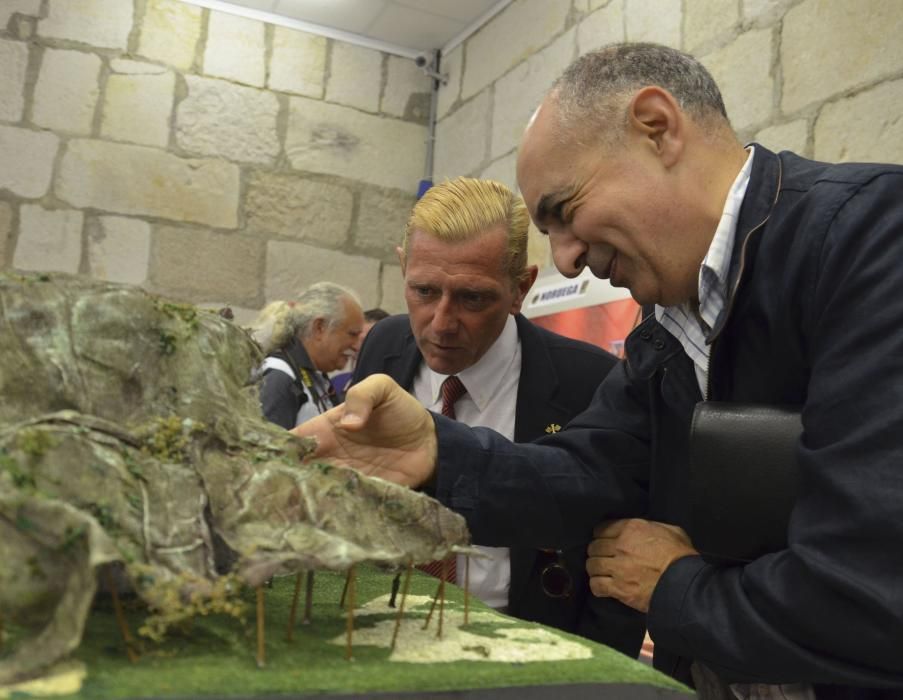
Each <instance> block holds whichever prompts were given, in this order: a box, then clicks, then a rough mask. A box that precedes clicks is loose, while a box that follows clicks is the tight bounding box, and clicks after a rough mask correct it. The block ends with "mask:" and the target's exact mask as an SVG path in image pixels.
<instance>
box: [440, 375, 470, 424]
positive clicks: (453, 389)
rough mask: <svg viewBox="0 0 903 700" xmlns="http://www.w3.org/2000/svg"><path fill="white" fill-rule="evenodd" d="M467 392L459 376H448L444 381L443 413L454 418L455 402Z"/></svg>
mask: <svg viewBox="0 0 903 700" xmlns="http://www.w3.org/2000/svg"><path fill="white" fill-rule="evenodd" d="M466 393H467V388H466V387H465V386H464V384H463V383H462V382H461V380H460V379H458V377H457V376H455V375H454V374H453V375H451V376H450V377H446V379H445V381H444V382H442V415H443V416H447V417H449V418H454V417H455V403H456V402H457V401H458V399H460V398H461V397H462V396H464V394H466Z"/></svg>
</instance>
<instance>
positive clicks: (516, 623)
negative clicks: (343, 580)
mask: <svg viewBox="0 0 903 700" xmlns="http://www.w3.org/2000/svg"><path fill="white" fill-rule="evenodd" d="M388 598H389V597H388V596H381V597H379V598H375V599H373V600H371V601H370V602H369V603H367V604H366V605H364V606H362V607H360V608H358V609H356V610H355V611H354V616H355V617H356V618H359V617H366V616H368V615H386V614H387V611H392V608H389V607H388V605H387V603H388ZM431 604H432V598H431V597H429V596H413V595H409V596H408V597H407V600H406V601H405V611H404V617H403V619H402V621H401V627H400V629H399V631H398V640H397V641H396V643H395V650H394V651H393V652H392V654H391V655H390V657H389V661H399V662H406V663H424V664H426V663H429V664H434V663H444V662H453V661H492V662H496V663H499V662H505V663H513V662H516V663H528V662H531V661H560V660H564V659H589V658H591V657H592V655H593V653H592V650H591V649H590V648H589V647H588V646H586V645H584V644H581V643H580V642H578V641H576V640H571V639H565V638H564V637H561V636H559V635H558V634H556V633H555V632H553V631H551V630H548V629H541V628H538V627H528V626H527V624H528V623H524V622H522V621H521V620H518V619H516V618H512V617H505V616H503V615H500V614H498V613H491V612H482V611H473V610H471V612H470V615H469V618H468V619H469V623H470V625H483V624H490V625H492V626H493V629H492V632H491V635H492V636H487V635H486V634H475V633H473V632H469V631H467V630H464V629H461V627H462V626H463V625H464V608H463V607H462V606H461V605H460V604H455V603H449V601H446V603H445V613H444V615H443V622H442V638H441V639H440V638H437V636H436V631H437V629H438V627H437V625H438V615H439V609H438V605H437V606H436V610H434V611H433V616H432V619H431V620H430V624H429V627H427V628H426V629H423V623H424V620H425V619H426V615H427V613H428V612H429V608H430V605H431ZM394 629H395V620H394V619H389V620H380V621H379V622H378V623H377V624H375V625H373V626H372V627H367V628H366V629H355V631H354V637H353V641H354V645H355V646H357V645H370V646H375V647H383V648H388V647H389V646H390V645H391V643H392V634H393V631H394ZM330 642H331V643H332V644H340V645H344V644H345V642H346V638H345V635H340V636H338V637H335V638H334V639H332V640H330Z"/></svg>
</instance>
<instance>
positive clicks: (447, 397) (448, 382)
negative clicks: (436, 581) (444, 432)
mask: <svg viewBox="0 0 903 700" xmlns="http://www.w3.org/2000/svg"><path fill="white" fill-rule="evenodd" d="M466 393H467V388H466V387H465V386H464V384H463V382H461V380H460V379H458V378H457V377H456V376H455V375H451V376H450V377H447V378H446V379H445V381H444V382H442V415H443V416H447V417H448V418H454V417H455V402H457V400H458V399H460V398H461V397H462V396H464V394H466ZM443 564H444V565H445V580H446V581H448V582H449V583H454V582H455V579H456V577H457V557H456V556H455V555H454V554H452V555H451V556H450V557H448V558H446V559H445V560H442V559H436V560H435V561H430V562H427V563H426V564H420V565H418V566H417V568H418V569H420V570H421V571H422V572H424V573H426V574H429V575H430V576H434V577H435V578H442V566H443Z"/></svg>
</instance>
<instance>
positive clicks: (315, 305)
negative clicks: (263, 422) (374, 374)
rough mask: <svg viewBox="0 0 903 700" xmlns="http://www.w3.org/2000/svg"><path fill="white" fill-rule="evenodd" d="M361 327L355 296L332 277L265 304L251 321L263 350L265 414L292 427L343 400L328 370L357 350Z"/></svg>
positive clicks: (277, 422)
mask: <svg viewBox="0 0 903 700" xmlns="http://www.w3.org/2000/svg"><path fill="white" fill-rule="evenodd" d="M363 327H364V315H363V311H362V310H361V305H360V302H359V301H358V300H357V296H356V295H355V294H354V292H352V291H351V290H350V289H347V288H345V287H342V286H340V285H338V284H333V283H331V282H318V283H317V284H314V285H311V286H310V287H308V288H307V289H306V290H305V291H304V292H302V293H301V295H300V296H299V297H298V300H297V301H293V302H287V301H274V302H271V303H270V304H268V305H267V306H265V307H264V308H263V310H262V311H261V312H260V315H259V316H258V317H257V319H256V320H255V321H254V323H253V324H252V326H251V334H252V336H253V337H254V339H255V340H256V341H257V343H258V344H259V345H260V347H261V349H262V350H263V352H264V354H265V355H266V359H265V360H264V362H263V365H262V366H261V373H262V380H261V384H260V403H261V408H262V409H263V415H264V417H265V418H266V419H267V420H269V421H271V422H273V423H276V424H277V425H281V426H282V427H283V428H286V429H290V428H294V427H295V426H296V425H298V424H300V423H303V422H304V421H306V420H308V419H309V418H313V417H314V416H316V415H319V414H320V413H323V412H324V411H326V410H328V409H330V408H332V407H333V406H335V405H337V404H339V403H341V401H342V397H341V396H339V395H338V394H337V393H336V392H335V390H334V389H333V387H332V384H331V383H330V381H329V378H328V377H327V376H326V373H327V372H332V371H334V370H337V369H341V368H342V367H344V366H345V364H346V362H347V361H348V358H349V357H353V356H354V355H355V353H356V352H357V350H358V348H359V345H360V337H361V331H362V330H363Z"/></svg>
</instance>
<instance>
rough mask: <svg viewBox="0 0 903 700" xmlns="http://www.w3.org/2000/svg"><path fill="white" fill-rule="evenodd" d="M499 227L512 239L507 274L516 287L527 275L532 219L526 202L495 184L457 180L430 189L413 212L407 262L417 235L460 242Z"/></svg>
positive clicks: (406, 236) (407, 235) (406, 243)
mask: <svg viewBox="0 0 903 700" xmlns="http://www.w3.org/2000/svg"><path fill="white" fill-rule="evenodd" d="M499 225H503V226H504V227H505V232H506V233H507V236H508V249H507V255H506V256H505V260H504V262H503V266H504V271H505V272H507V274H508V277H509V278H510V279H511V283H512V285H516V284H517V283H518V282H520V281H521V280H522V279H523V278H524V276H525V275H526V274H527V228H528V227H529V225H530V215H529V214H528V213H527V207H526V205H525V204H524V200H523V199H522V198H521V197H520V196H518V195H516V194H514V192H512V191H511V190H509V189H508V188H507V187H506V186H505V185H503V184H502V183H501V182H496V181H495V180H477V179H475V178H472V177H456V178H455V179H453V180H446V181H445V182H443V183H440V184H438V185H434V186H433V187H431V188H430V189H428V190H427V191H426V193H425V194H424V195H423V197H421V198H420V200H419V201H418V202H417V204H415V205H414V209H413V210H412V211H411V217H410V218H409V219H408V224H407V226H406V227H405V231H404V241H403V242H402V248H403V250H404V254H405V258H407V256H408V255H409V254H410V252H411V250H410V249H411V236H412V235H413V233H414V232H415V231H421V232H422V233H425V234H426V235H428V236H433V237H434V238H437V239H438V240H440V241H447V242H458V241H467V240H470V239H472V238H476V237H478V236H480V235H482V234H483V233H485V232H486V231H488V230H489V229H492V228H495V227H497V226H499Z"/></svg>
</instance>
